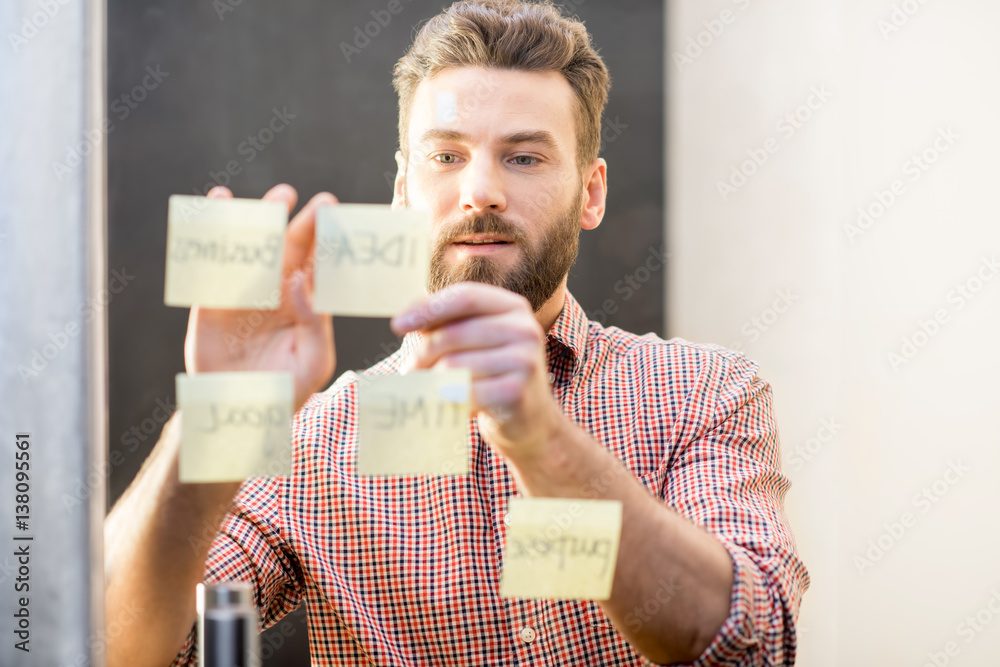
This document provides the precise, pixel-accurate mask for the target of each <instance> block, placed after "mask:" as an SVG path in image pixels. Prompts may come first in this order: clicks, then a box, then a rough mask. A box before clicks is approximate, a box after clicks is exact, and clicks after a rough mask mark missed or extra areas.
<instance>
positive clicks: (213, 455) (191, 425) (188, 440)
mask: <svg viewBox="0 0 1000 667" xmlns="http://www.w3.org/2000/svg"><path fill="white" fill-rule="evenodd" d="M293 396H294V385H293V380H292V374H291V373H278V372H275V373H271V372H240V373H199V374H197V375H187V374H185V373H179V374H178V375H177V406H178V408H179V409H180V410H181V451H180V480H181V481H182V482H187V483H193V482H224V481H240V480H244V479H247V478H248V477H258V476H285V475H290V474H291V433H292V431H291V419H292V402H293Z"/></svg>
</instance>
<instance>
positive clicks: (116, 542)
mask: <svg viewBox="0 0 1000 667" xmlns="http://www.w3.org/2000/svg"><path fill="white" fill-rule="evenodd" d="M181 419H182V415H181V414H180V413H177V414H175V415H174V416H173V417H172V418H171V419H170V421H168V422H167V424H166V425H165V426H164V428H163V433H162V435H161V436H160V440H159V442H157V444H156V447H155V448H154V449H153V452H152V453H151V454H150V456H149V458H148V459H146V462H145V463H144V464H143V467H142V470H141V471H140V472H139V475H138V476H137V477H136V479H135V480H134V481H133V482H132V484H131V486H129V488H128V490H127V491H126V492H125V494H124V495H123V496H122V498H121V499H120V500H119V501H118V503H117V504H116V505H115V507H114V509H113V510H112V511H111V514H110V515H108V518H107V519H106V520H105V524H104V544H105V605H106V608H107V627H109V628H110V627H121V628H126V631H125V632H121V633H117V634H116V635H115V636H113V637H112V636H110V635H109V639H108V665H109V666H110V667H117V666H119V665H136V666H141V665H157V666H158V667H163V665H168V664H170V662H171V661H172V660H173V658H174V656H175V655H176V654H177V651H178V650H179V649H180V647H181V646H182V645H183V644H184V641H185V640H186V639H187V636H188V633H189V632H190V631H191V626H192V625H193V624H194V621H195V615H196V614H195V585H196V584H197V583H198V582H200V581H201V580H202V575H203V573H204V570H205V560H206V558H207V556H208V550H209V547H210V540H189V539H188V538H189V537H190V536H192V535H202V534H204V533H206V532H209V533H210V534H213V535H214V533H215V530H217V529H218V527H219V525H220V524H221V523H222V520H223V518H224V517H225V515H226V512H227V510H228V508H229V506H230V504H231V503H232V500H233V497H234V496H235V495H236V492H237V491H238V490H239V487H240V484H239V483H238V482H233V483H220V484H181V483H180V482H179V481H178V476H177V462H178V452H179V450H180V426H181V424H180V420H181Z"/></svg>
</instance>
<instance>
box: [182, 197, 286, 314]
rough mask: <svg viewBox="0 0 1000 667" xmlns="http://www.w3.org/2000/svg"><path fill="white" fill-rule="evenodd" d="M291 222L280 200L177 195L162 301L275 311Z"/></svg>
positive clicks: (186, 304)
mask: <svg viewBox="0 0 1000 667" xmlns="http://www.w3.org/2000/svg"><path fill="white" fill-rule="evenodd" d="M287 224H288V207H287V206H286V205H285V204H283V203H281V202H271V201H261V200H259V199H210V198H208V197H194V196H188V195H173V196H172V197H170V202H169V205H168V211H167V263H166V275H165V280H164V291H163V302H164V303H165V304H166V305H168V306H182V307H190V306H202V307H205V308H230V309H256V310H275V309H276V308H277V307H278V305H279V302H280V296H281V272H282V263H283V259H284V256H283V254H284V247H285V227H286V226H287Z"/></svg>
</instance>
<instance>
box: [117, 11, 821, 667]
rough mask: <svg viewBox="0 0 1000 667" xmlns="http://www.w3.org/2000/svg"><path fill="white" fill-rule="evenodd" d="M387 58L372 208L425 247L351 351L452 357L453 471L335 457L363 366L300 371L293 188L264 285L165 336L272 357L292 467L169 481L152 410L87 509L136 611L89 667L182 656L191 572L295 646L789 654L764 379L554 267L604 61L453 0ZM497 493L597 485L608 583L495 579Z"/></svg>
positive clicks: (388, 653) (550, 26) (793, 573)
mask: <svg viewBox="0 0 1000 667" xmlns="http://www.w3.org/2000/svg"><path fill="white" fill-rule="evenodd" d="M394 74H395V77H394V85H395V88H396V90H397V93H398V95H399V139H400V143H399V146H400V148H399V151H398V152H397V154H396V161H397V164H398V172H397V175H396V180H395V191H394V198H393V206H394V207H396V208H401V207H412V208H415V209H419V210H422V211H426V212H427V214H428V216H429V218H430V220H431V225H432V236H433V243H434V247H433V258H432V270H431V276H430V284H429V286H428V287H429V289H428V296H427V297H426V298H425V299H423V300H421V301H420V302H418V303H415V304H413V306H412V307H411V308H409V309H408V310H407V311H406V312H403V313H400V314H398V315H397V316H396V317H394V318H393V320H392V326H393V329H394V331H395V332H396V333H398V334H400V335H403V336H404V339H403V343H402V346H401V348H400V350H399V351H398V352H397V353H395V354H394V355H392V356H391V357H389V358H387V359H385V360H384V361H383V362H381V363H379V364H378V365H376V366H375V367H373V368H370V369H368V370H367V371H365V373H367V374H373V375H379V374H391V373H400V372H406V371H409V370H414V369H447V368H467V369H469V370H470V372H471V376H472V384H471V404H472V413H471V414H470V420H469V427H468V437H469V447H470V453H469V456H470V461H469V471H470V472H469V474H467V475H459V476H450V477H445V476H430V475H423V476H419V475H410V476H396V477H358V476H357V475H356V474H355V458H356V451H357V450H356V447H357V408H358V404H357V402H358V394H357V391H358V383H359V375H357V374H356V373H353V372H347V373H344V374H342V375H341V376H340V377H339V378H338V379H337V381H336V382H335V383H334V384H333V385H332V386H331V387H329V388H328V389H326V390H325V391H322V392H320V393H315V392H318V391H319V390H320V389H321V388H322V387H324V386H326V383H327V382H328V380H329V379H330V378H331V377H332V374H333V371H334V369H335V359H336V356H335V346H334V339H333V324H332V319H331V317H329V316H325V315H319V314H316V313H314V312H313V311H312V308H311V300H312V289H313V282H312V273H311V262H310V258H311V256H312V251H313V245H314V229H315V216H316V209H317V207H319V206H322V205H335V204H336V203H337V200H336V198H335V197H334V196H333V195H332V194H330V193H321V194H318V195H316V196H315V197H313V198H312V199H311V200H310V201H309V202H308V203H307V204H306V205H305V206H304V207H303V208H302V210H301V211H300V212H299V213H298V214H297V215H296V216H295V217H294V219H293V220H292V222H291V223H290V224H289V226H288V230H287V237H286V243H285V248H286V249H285V258H284V275H285V280H284V285H283V294H282V300H281V306H280V309H279V310H278V311H276V312H275V313H274V314H273V315H272V316H271V317H269V318H268V319H267V320H266V322H265V323H264V324H263V325H261V326H260V327H258V328H256V329H255V330H254V331H253V332H252V334H251V335H250V336H249V337H246V338H241V337H238V336H236V337H233V336H232V334H233V333H234V332H235V331H236V330H237V327H238V326H239V325H240V323H241V322H242V321H243V319H244V318H245V317H246V316H247V313H245V312H241V311H231V310H209V309H203V308H193V309H192V310H191V315H190V322H189V327H188V335H187V340H186V344H185V362H186V366H187V370H188V372H189V373H202V372H213V371H259V370H271V371H288V372H291V373H292V374H293V376H294V379H295V408H296V410H297V413H296V416H295V419H294V424H293V438H292V457H293V458H292V474H291V476H290V477H267V478H254V479H251V480H248V481H247V482H246V483H244V484H242V485H241V484H236V483H218V484H192V485H184V484H181V483H180V482H179V481H178V478H177V457H178V449H179V437H180V435H179V434H180V426H179V422H180V420H181V419H182V418H183V415H182V414H180V413H178V414H176V415H175V416H174V417H173V418H172V419H171V421H170V422H169V423H168V424H167V426H166V427H165V428H164V432H163V435H162V436H161V439H160V441H159V442H158V443H157V446H156V448H155V450H154V452H153V454H152V455H151V456H150V458H149V460H148V461H147V462H146V464H145V465H144V468H143V470H142V471H141V473H140V474H139V476H138V477H137V479H136V480H135V481H134V482H133V484H132V486H131V487H130V488H129V490H128V491H127V493H126V494H125V496H123V498H122V500H121V501H120V502H119V503H118V505H117V506H116V508H115V510H114V511H113V513H112V514H111V516H110V517H109V519H108V522H107V527H106V532H107V570H108V581H107V588H106V595H107V610H108V611H107V614H108V623H109V625H110V624H111V623H115V622H120V621H122V620H124V615H125V614H131V616H132V618H131V619H130V623H129V632H126V633H120V634H119V635H118V636H117V637H114V638H111V639H109V644H108V655H109V663H108V664H109V665H112V666H113V667H118V666H124V665H128V666H130V667H132V666H137V665H157V666H162V665H166V664H170V662H171V661H173V664H175V665H190V664H193V660H194V657H193V649H192V642H193V638H194V630H193V623H194V621H195V600H194V595H195V585H196V583H198V582H200V581H202V580H204V581H207V582H216V581H226V580H244V581H247V582H250V583H251V584H252V586H253V590H254V599H255V602H256V604H257V606H258V608H259V609H260V611H261V615H262V618H263V623H264V625H265V626H267V625H271V624H273V623H275V622H277V621H278V620H279V619H280V618H281V617H282V616H283V615H284V614H286V613H288V612H289V611H291V610H293V609H295V608H296V607H298V606H299V605H300V604H303V603H304V604H305V605H306V606H307V609H308V612H309V643H310V652H311V656H312V664H313V665H316V666H320V665H341V664H352V665H353V664H373V665H487V664H490V665H501V664H502V665H515V664H520V665H611V664H615V665H647V664H676V663H685V664H691V663H693V664H696V665H704V666H707V665H775V664H792V663H793V662H794V659H795V646H796V634H795V621H796V618H797V614H798V609H799V603H800V599H801V596H802V594H803V592H804V591H805V589H806V588H807V586H808V575H807V573H806V570H805V568H804V567H803V565H802V563H801V561H800V559H799V558H798V556H797V554H796V551H795V545H794V540H793V537H792V534H791V531H790V529H789V526H788V522H787V520H786V517H785V515H784V510H783V506H782V504H783V499H784V496H785V493H786V492H787V489H788V481H787V479H786V478H785V477H784V476H783V475H782V474H781V472H780V466H779V450H778V439H777V433H776V429H775V425H774V419H773V415H772V409H771V393H770V388H769V386H768V385H767V383H765V382H764V381H762V380H761V379H760V378H758V377H757V372H756V371H757V368H756V366H755V365H754V364H753V363H751V362H749V361H748V360H747V359H746V358H744V357H743V356H742V355H739V354H737V353H735V352H731V351H728V350H725V349H722V348H719V347H716V346H706V345H696V344H692V343H688V342H686V341H682V340H677V339H674V340H670V341H664V340H661V339H659V338H657V337H656V336H654V335H652V334H648V335H645V336H636V335H634V334H631V333H627V332H624V331H621V330H619V329H616V328H613V327H611V328H604V327H602V326H601V325H600V324H598V323H596V322H593V321H589V320H588V319H587V317H586V315H585V314H584V313H583V311H582V309H581V308H580V306H579V304H578V303H577V302H576V300H575V299H574V298H573V297H572V295H570V293H569V292H568V291H567V288H566V278H567V274H568V272H569V269H570V267H571V266H572V264H573V262H574V260H575V259H576V254H577V244H578V236H579V234H580V231H581V229H582V230H590V229H594V228H595V227H597V226H598V225H599V224H600V223H601V220H602V219H603V217H604V211H605V198H606V194H607V169H608V166H607V164H606V162H605V161H604V160H603V159H602V158H601V157H599V156H598V148H599V146H600V128H601V122H600V121H601V114H602V112H603V109H604V105H605V102H606V100H607V95H608V90H609V76H608V71H607V69H606V67H605V65H604V63H603V61H602V60H601V58H600V57H599V56H598V54H597V53H596V51H595V50H594V48H593V46H592V44H591V39H590V36H589V34H588V33H587V31H586V29H585V28H584V26H583V24H582V23H580V22H579V21H577V20H575V19H571V18H568V17H566V16H564V15H563V14H561V12H560V10H558V9H557V8H555V7H554V6H552V5H551V4H547V3H530V2H518V1H516V0H466V1H463V2H458V3H456V4H454V5H452V6H451V7H449V8H447V9H445V10H444V11H443V12H442V13H441V14H439V15H438V16H436V17H434V18H432V19H431V20H430V21H429V22H428V23H427V24H425V25H424V26H423V27H422V28H421V30H420V31H419V33H418V34H417V36H416V38H415V41H414V43H413V45H412V46H411V48H410V49H409V51H408V52H407V53H406V54H405V55H404V56H403V57H402V59H400V61H399V62H398V63H397V65H396V68H395V72H394ZM442 109H443V110H444V111H442ZM210 196H213V197H231V196H232V194H231V193H230V192H229V191H228V190H226V189H225V188H221V187H219V188H216V189H214V190H213V191H212V192H211V193H210ZM264 199H267V200H272V201H280V202H284V203H285V204H286V205H287V206H288V208H289V211H291V210H292V209H293V208H294V207H295V205H296V201H297V195H296V193H295V191H294V189H293V188H292V187H291V186H288V185H278V186H276V187H275V188H273V189H272V190H271V191H269V192H268V193H267V194H266V195H265V196H264ZM227 337H228V339H229V340H232V339H233V338H235V339H236V340H240V341H241V343H240V347H239V348H238V349H237V350H235V351H234V350H232V349H230V346H229V344H227V343H225V342H224V341H226V340H227ZM516 496H521V497H554V498H593V499H608V500H617V501H620V502H621V504H622V508H623V514H622V526H621V543H620V548H619V550H618V556H617V563H616V569H615V574H614V579H613V585H612V591H611V596H610V598H609V599H607V600H604V601H601V602H593V601H578V600H530V599H517V598H503V597H501V596H500V594H499V579H500V570H501V564H502V557H503V549H504V540H505V534H506V533H505V531H506V522H505V516H506V513H507V509H506V508H507V503H508V501H509V499H510V498H512V497H516ZM206 528H207V530H208V533H209V536H210V539H207V540H199V539H195V540H192V539H191V537H192V536H199V535H203V534H204V533H205V531H206ZM136 601H138V605H134V603H135V602H136ZM136 606H137V607H138V608H139V609H142V610H144V611H143V612H141V613H139V614H138V615H137V616H138V617H137V618H136V612H135V611H134V610H135V608H136Z"/></svg>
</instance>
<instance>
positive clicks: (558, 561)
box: [500, 498, 622, 600]
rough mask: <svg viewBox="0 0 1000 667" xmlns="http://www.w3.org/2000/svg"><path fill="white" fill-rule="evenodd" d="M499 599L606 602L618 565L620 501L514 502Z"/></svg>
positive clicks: (519, 499) (509, 512) (509, 510)
mask: <svg viewBox="0 0 1000 667" xmlns="http://www.w3.org/2000/svg"><path fill="white" fill-rule="evenodd" d="M507 512H508V516H509V518H510V526H509V527H508V528H507V546H506V548H505V550H504V562H503V572H502V574H501V578H500V595H501V596H502V597H512V598H535V599H540V598H554V599H562V600H607V599H608V598H609V597H611V584H612V581H613V580H614V576H615V563H617V560H618V544H619V540H620V539H621V529H622V504H621V502H619V501H617V500H581V499H577V498H568V499H566V498H511V499H510V500H509V501H508V504H507Z"/></svg>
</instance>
